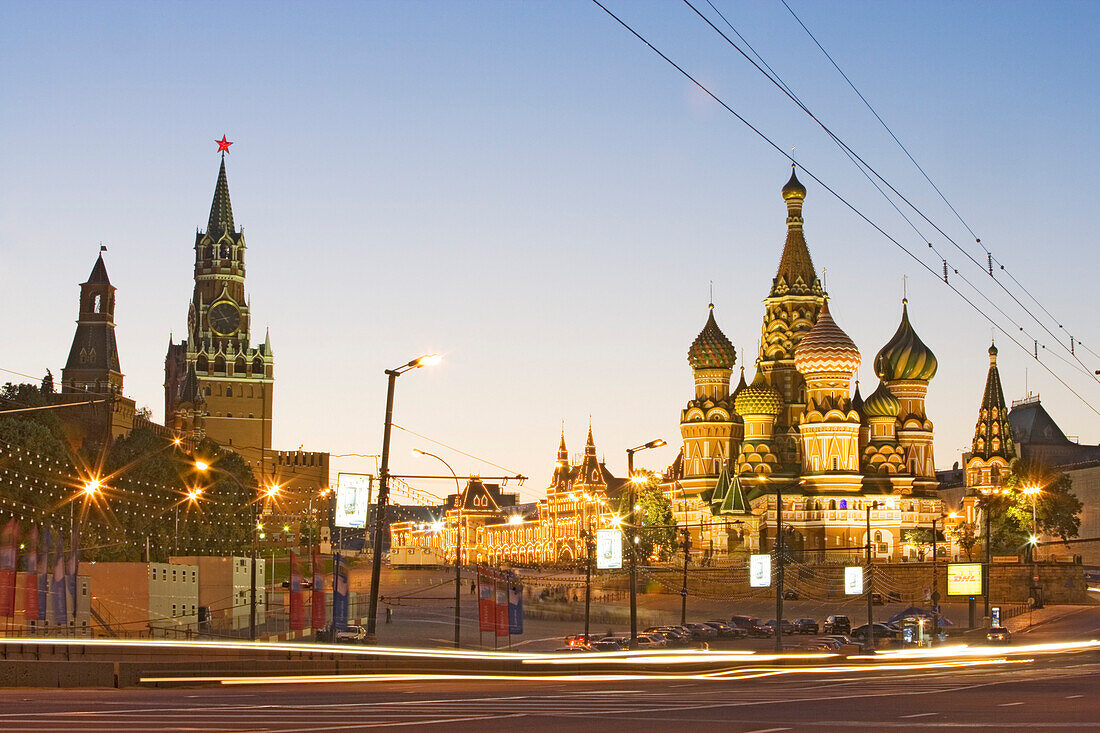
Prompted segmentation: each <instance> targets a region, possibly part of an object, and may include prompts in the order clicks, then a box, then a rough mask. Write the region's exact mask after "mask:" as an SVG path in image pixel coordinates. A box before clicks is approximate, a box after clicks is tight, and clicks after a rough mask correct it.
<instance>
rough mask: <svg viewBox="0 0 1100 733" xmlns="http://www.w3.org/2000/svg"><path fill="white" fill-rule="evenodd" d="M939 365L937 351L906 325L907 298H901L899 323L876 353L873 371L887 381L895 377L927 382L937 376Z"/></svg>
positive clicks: (907, 320)
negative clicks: (933, 350) (891, 336)
mask: <svg viewBox="0 0 1100 733" xmlns="http://www.w3.org/2000/svg"><path fill="white" fill-rule="evenodd" d="M938 366H939V364H938V362H937V361H936V355H935V354H933V353H932V350H931V349H929V348H928V347H927V346H925V345H924V342H923V341H921V340H920V337H918V336H917V333H916V331H914V330H913V327H912V326H911V325H909V301H908V300H902V301H901V324H900V325H899V326H898V330H897V331H896V332H895V333H894V336H893V338H891V339H890V340H889V341H887V342H886V345H885V346H883V347H882V350H881V351H879V352H878V356H876V357H875V374H877V375H878V376H879V377H880V378H882V379H885V380H886V381H888V382H889V381H891V380H894V379H919V380H922V381H925V382H927V381H928V380H930V379H931V378H932V377H934V376H936V369H937V368H938Z"/></svg>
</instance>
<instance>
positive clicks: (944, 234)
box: [596, 0, 1100, 383]
mask: <svg viewBox="0 0 1100 733" xmlns="http://www.w3.org/2000/svg"><path fill="white" fill-rule="evenodd" d="M683 2H684V4H685V5H687V6H688V7H689V8H691V10H692V11H693V12H694V13H695V14H696V15H698V16H699V17H700V18H701V19H702V20H703V22H705V23H706V24H707V25H709V26H710V27H711V28H712V29H713V30H714V32H715V33H717V34H718V35H720V36H721V37H722V38H723V39H724V40H725V41H726V43H728V44H729V45H730V46H732V47H733V48H734V49H736V50H737V52H738V53H740V54H741V55H742V56H744V57H745V59H746V60H747V61H748V62H749V63H751V64H752V65H753V66H754V67H755V68H756V69H757V71H759V72H760V73H762V74H763V75H764V76H765V77H767V78H768V80H769V81H770V82H771V83H772V84H774V85H775V86H776V87H778V88H779V90H780V91H782V92H783V93H784V94H785V95H787V97H788V98H790V100H791V101H792V102H794V103H795V104H796V105H798V107H799V108H800V109H801V110H802V111H803V112H805V113H806V115H807V116H809V117H810V119H812V120H813V121H814V122H816V123H817V124H818V126H819V127H821V129H822V130H824V131H825V133H826V134H827V135H828V136H829V137H831V138H832V139H833V140H834V141H835V142H836V143H837V144H838V145H840V146H841V147H842V148H843V149H844V150H845V151H846V152H848V153H850V155H849V158H851V157H853V156H854V157H855V158H856V159H857V160H858V161H859V164H860V165H862V166H863V167H865V168H866V169H867V171H869V172H870V173H871V174H873V175H874V176H875V177H876V178H877V179H879V180H880V181H881V182H882V183H883V184H885V185H886V187H887V188H889V189H890V191H891V192H893V194H894V195H895V196H897V197H898V198H899V199H901V200H902V201H904V202H905V204H906V205H907V206H909V208H911V209H912V210H913V211H914V212H915V213H916V214H917V215H918V216H920V217H921V218H922V219H924V221H926V222H927V223H928V224H929V225H930V226H931V227H932V228H933V229H935V230H936V231H937V232H939V234H940V236H942V237H943V238H944V239H946V240H947V241H948V242H950V243H951V244H952V245H954V247H955V249H957V250H959V252H961V253H962V254H963V256H964V257H966V258H967V259H969V260H970V261H971V262H972V263H973V264H974V266H975V267H977V268H978V269H980V270H981V271H982V272H986V271H987V270H986V266H985V265H983V264H981V263H980V262H978V260H976V259H974V257H973V256H972V255H971V254H970V253H969V252H967V251H966V250H965V249H963V248H962V247H961V246H960V245H959V244H958V242H956V241H955V240H954V239H953V238H952V237H951V236H950V235H949V234H947V232H945V231H944V230H943V229H941V228H940V226H939V225H938V224H936V223H935V222H934V221H932V219H930V218H929V217H928V216H927V215H926V214H925V213H924V212H923V211H922V210H921V209H920V208H919V207H917V206H916V205H915V204H914V203H913V202H912V201H910V200H909V199H908V198H907V197H906V196H905V195H904V194H902V193H901V192H900V191H899V190H898V189H897V188H895V187H894V186H893V184H891V183H890V182H889V181H887V180H886V179H885V178H884V177H883V176H882V175H881V174H879V172H878V171H877V170H875V168H874V167H872V166H871V165H870V164H869V163H867V161H865V160H864V159H863V158H862V157H861V156H860V155H859V154H858V153H856V152H855V151H854V150H852V149H851V147H849V146H848V144H847V143H845V142H844V141H843V140H841V139H840V138H839V137H837V135H836V134H835V133H833V131H832V130H831V129H829V127H828V126H827V125H826V124H825V123H824V122H822V121H821V119H820V118H818V117H817V115H815V114H814V113H813V112H811V111H810V109H809V108H808V107H807V106H806V105H805V104H803V103H802V101H801V100H799V99H798V97H797V96H795V95H794V94H793V93H792V92H791V91H790V89H789V88H788V87H787V85H786V84H783V83H782V82H780V81H779V80H778V79H777V78H776V77H775V76H773V74H770V73H768V72H767V71H765V70H764V69H763V68H762V67H761V66H760V64H758V63H757V62H756V61H755V60H754V59H753V58H752V57H751V56H749V55H748V54H747V53H745V51H744V50H743V49H742V48H741V47H740V46H738V45H737V44H736V43H735V42H734V41H733V39H731V38H730V37H729V36H727V35H726V34H725V33H724V32H723V31H722V30H721V29H720V28H719V27H718V26H716V25H714V23H713V22H712V21H711V20H710V18H708V17H707V16H706V15H704V14H703V13H702V12H701V11H700V10H699V9H698V8H696V7H695V6H694V5H693V4H692V3H691V0H683ZM708 2H709V0H708ZM596 4H597V5H599V3H596ZM600 7H603V6H602V5H601V6H600ZM711 7H714V6H713V4H712V5H711ZM604 9H605V10H606V8H604ZM608 12H610V11H608ZM719 15H721V13H719ZM722 19H723V20H724V21H725V22H726V24H727V25H729V26H730V27H731V28H733V25H732V24H731V23H730V22H729V20H728V19H726V17H725V16H724V15H722ZM620 22H622V21H620ZM734 32H736V29H734ZM738 36H739V37H740V33H738ZM754 53H755V52H754ZM769 69H770V67H769ZM773 73H774V72H773ZM880 191H881V189H880ZM928 244H929V247H931V246H932V245H931V243H930V242H929V243H928ZM933 249H934V248H933ZM936 254H937V255H940V253H939V252H936ZM940 257H941V259H944V260H945V261H946V258H944V257H943V256H942V255H940ZM991 257H992V255H991V254H990V262H992V259H991ZM1002 267H1003V266H1002ZM988 273H989V276H990V278H991V279H992V280H993V281H994V282H995V283H997V285H998V287H1000V288H1001V289H1002V290H1003V291H1004V292H1005V293H1006V294H1007V295H1008V296H1009V297H1010V298H1011V299H1012V300H1013V301H1014V302H1015V303H1016V304H1017V305H1018V306H1019V307H1020V308H1021V309H1022V310H1023V311H1024V312H1025V313H1027V314H1028V315H1029V316H1031V318H1032V320H1034V321H1035V322H1036V323H1037V324H1039V327H1040V328H1042V329H1043V330H1044V331H1046V332H1047V334H1048V335H1049V336H1050V337H1051V338H1052V339H1054V341H1055V342H1056V343H1058V344H1059V345H1060V346H1062V347H1063V348H1067V347H1066V346H1065V344H1062V342H1061V340H1060V339H1059V338H1058V336H1057V335H1055V334H1054V333H1053V332H1052V331H1051V330H1050V329H1049V328H1047V326H1046V324H1044V323H1043V322H1042V321H1041V320H1040V319H1039V318H1038V317H1037V316H1036V315H1035V314H1034V313H1032V312H1031V311H1030V310H1029V309H1028V307H1027V306H1025V305H1024V304H1023V303H1022V302H1021V301H1020V299H1019V298H1017V297H1016V296H1015V295H1014V294H1013V293H1012V292H1011V291H1010V290H1009V289H1008V288H1006V287H1005V285H1004V283H1002V282H1000V281H999V280H997V278H996V277H994V276H993V272H992V264H990V266H989V270H988ZM1059 328H1061V325H1059ZM1044 348H1045V345H1044ZM1067 350H1068V351H1070V352H1071V354H1072V353H1073V350H1072V349H1070V348H1067ZM1073 356H1074V358H1077V357H1076V354H1073ZM1078 361H1080V360H1079V359H1078ZM1081 367H1082V369H1083V370H1084V372H1085V373H1086V374H1088V375H1089V376H1090V377H1091V378H1092V379H1093V380H1095V381H1096V382H1098V383H1100V378H1098V377H1097V376H1096V375H1095V374H1093V373H1092V372H1091V371H1089V370H1088V368H1087V367H1086V366H1085V365H1084V363H1082V364H1081Z"/></svg>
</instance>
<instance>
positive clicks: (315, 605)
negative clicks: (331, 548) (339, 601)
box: [309, 550, 328, 631]
mask: <svg viewBox="0 0 1100 733" xmlns="http://www.w3.org/2000/svg"><path fill="white" fill-rule="evenodd" d="M309 605H310V611H311V612H312V613H311V615H312V626H313V630H314V631H316V630H318V629H323V628H325V626H326V624H327V622H328V618H327V616H326V614H325V569H324V568H323V567H321V556H320V554H318V552H317V550H314V551H313V591H312V592H311V593H310V597H309Z"/></svg>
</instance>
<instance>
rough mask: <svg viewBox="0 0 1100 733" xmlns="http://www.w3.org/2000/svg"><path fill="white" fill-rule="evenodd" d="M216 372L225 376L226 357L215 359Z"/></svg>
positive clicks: (219, 356)
mask: <svg viewBox="0 0 1100 733" xmlns="http://www.w3.org/2000/svg"><path fill="white" fill-rule="evenodd" d="M214 372H215V373H217V374H225V357H223V356H221V355H218V356H216V357H214Z"/></svg>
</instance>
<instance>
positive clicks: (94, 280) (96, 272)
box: [84, 247, 111, 285]
mask: <svg viewBox="0 0 1100 733" xmlns="http://www.w3.org/2000/svg"><path fill="white" fill-rule="evenodd" d="M105 249H107V248H106V247H100V249H99V257H97V258H96V261H95V264H94V265H92V274H90V275H88V282H86V283H84V284H85V285H110V284H111V278H109V277H107V265H105V264H103V250H105Z"/></svg>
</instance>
